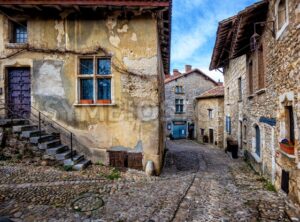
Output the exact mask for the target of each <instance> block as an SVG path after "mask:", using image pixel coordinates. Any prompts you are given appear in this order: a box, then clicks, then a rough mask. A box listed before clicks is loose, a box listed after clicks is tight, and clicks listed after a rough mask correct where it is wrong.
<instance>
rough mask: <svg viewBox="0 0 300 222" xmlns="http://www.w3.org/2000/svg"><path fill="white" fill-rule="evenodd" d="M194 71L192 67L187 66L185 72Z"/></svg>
mask: <svg viewBox="0 0 300 222" xmlns="http://www.w3.org/2000/svg"><path fill="white" fill-rule="evenodd" d="M190 71H192V66H191V65H185V72H186V73H187V72H190Z"/></svg>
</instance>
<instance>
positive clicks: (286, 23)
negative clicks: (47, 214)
mask: <svg viewBox="0 0 300 222" xmlns="http://www.w3.org/2000/svg"><path fill="white" fill-rule="evenodd" d="M280 1H281V0H277V1H276V4H275V26H276V39H279V38H280V36H281V35H282V34H283V32H284V31H285V29H286V28H287V26H288V25H289V0H285V8H286V13H285V16H286V21H285V23H284V24H283V25H282V27H281V28H280V29H278V6H279V3H280Z"/></svg>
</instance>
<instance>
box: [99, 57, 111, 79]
mask: <svg viewBox="0 0 300 222" xmlns="http://www.w3.org/2000/svg"><path fill="white" fill-rule="evenodd" d="M97 74H98V75H110V74H111V61H110V59H98V64H97Z"/></svg>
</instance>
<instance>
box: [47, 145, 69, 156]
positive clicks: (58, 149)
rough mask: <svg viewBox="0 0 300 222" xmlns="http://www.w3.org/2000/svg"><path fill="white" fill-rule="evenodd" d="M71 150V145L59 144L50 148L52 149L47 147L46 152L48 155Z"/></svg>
mask: <svg viewBox="0 0 300 222" xmlns="http://www.w3.org/2000/svg"><path fill="white" fill-rule="evenodd" d="M68 150H69V147H68V146H65V145H60V146H57V147H54V148H50V149H47V150H46V153H47V154H48V155H53V156H54V155H56V154H59V153H63V152H66V151H68Z"/></svg>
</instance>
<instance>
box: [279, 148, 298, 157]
mask: <svg viewBox="0 0 300 222" xmlns="http://www.w3.org/2000/svg"><path fill="white" fill-rule="evenodd" d="M277 151H278V152H279V153H281V154H282V155H284V156H286V157H288V158H290V159H296V156H295V155H291V154H288V153H286V152H284V151H282V150H280V149H278V150H277Z"/></svg>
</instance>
